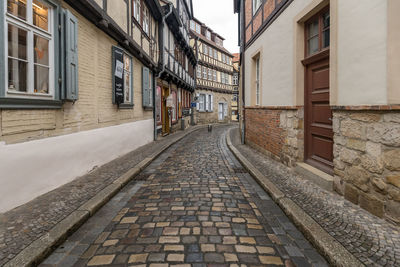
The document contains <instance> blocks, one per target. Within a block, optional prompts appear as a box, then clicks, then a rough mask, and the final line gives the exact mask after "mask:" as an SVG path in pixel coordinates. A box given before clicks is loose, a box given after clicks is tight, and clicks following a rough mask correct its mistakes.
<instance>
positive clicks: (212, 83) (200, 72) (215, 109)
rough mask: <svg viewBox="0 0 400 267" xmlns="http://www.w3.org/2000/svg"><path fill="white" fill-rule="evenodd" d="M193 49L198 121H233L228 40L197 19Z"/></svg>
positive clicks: (231, 72) (193, 25) (192, 26)
mask: <svg viewBox="0 0 400 267" xmlns="http://www.w3.org/2000/svg"><path fill="white" fill-rule="evenodd" d="M190 36H191V41H190V43H191V46H192V47H193V49H194V51H195V53H196V55H197V57H198V65H197V68H196V81H197V85H196V102H197V107H196V121H197V122H198V123H217V122H230V121H231V103H232V101H231V99H232V93H233V86H232V77H233V76H232V75H233V66H232V58H233V56H232V54H231V53H230V52H229V51H228V50H227V49H225V48H224V38H223V37H222V36H220V35H219V34H217V33H216V32H214V31H213V30H212V29H210V28H209V27H207V26H206V25H205V24H204V23H202V22H201V21H199V20H198V19H196V18H194V19H193V20H192V21H191V22H190Z"/></svg>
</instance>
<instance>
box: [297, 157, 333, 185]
mask: <svg viewBox="0 0 400 267" xmlns="http://www.w3.org/2000/svg"><path fill="white" fill-rule="evenodd" d="M294 170H295V172H297V173H298V174H300V175H301V176H302V177H303V178H305V179H307V180H309V181H311V182H313V183H315V184H316V185H318V186H320V187H321V188H323V189H325V190H328V191H331V192H333V176H331V175H329V174H327V173H325V172H323V171H321V170H318V169H317V168H314V167H313V166H311V165H308V164H307V163H304V162H297V163H296V167H295V168H294Z"/></svg>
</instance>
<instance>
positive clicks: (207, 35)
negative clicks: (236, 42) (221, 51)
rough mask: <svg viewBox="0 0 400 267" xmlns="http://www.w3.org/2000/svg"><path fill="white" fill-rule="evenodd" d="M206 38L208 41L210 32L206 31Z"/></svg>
mask: <svg viewBox="0 0 400 267" xmlns="http://www.w3.org/2000/svg"><path fill="white" fill-rule="evenodd" d="M206 37H207V39H208V40H211V32H210V31H206Z"/></svg>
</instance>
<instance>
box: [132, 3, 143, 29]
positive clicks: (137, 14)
mask: <svg viewBox="0 0 400 267" xmlns="http://www.w3.org/2000/svg"><path fill="white" fill-rule="evenodd" d="M134 2H135V3H134V5H133V17H134V18H135V19H136V21H137V22H138V23H139V24H140V8H141V6H140V5H141V4H140V0H134Z"/></svg>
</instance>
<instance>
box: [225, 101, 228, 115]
mask: <svg viewBox="0 0 400 267" xmlns="http://www.w3.org/2000/svg"><path fill="white" fill-rule="evenodd" d="M226 116H228V104H227V103H224V117H226Z"/></svg>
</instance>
